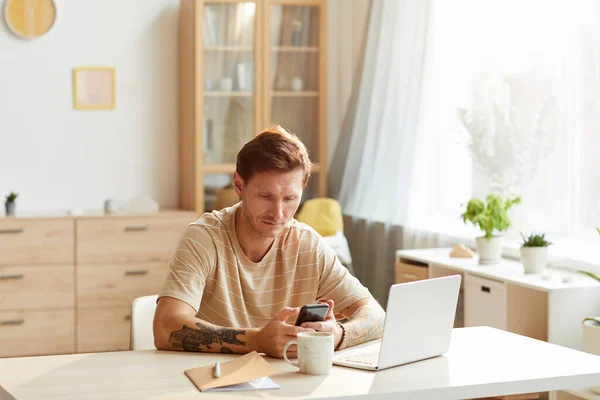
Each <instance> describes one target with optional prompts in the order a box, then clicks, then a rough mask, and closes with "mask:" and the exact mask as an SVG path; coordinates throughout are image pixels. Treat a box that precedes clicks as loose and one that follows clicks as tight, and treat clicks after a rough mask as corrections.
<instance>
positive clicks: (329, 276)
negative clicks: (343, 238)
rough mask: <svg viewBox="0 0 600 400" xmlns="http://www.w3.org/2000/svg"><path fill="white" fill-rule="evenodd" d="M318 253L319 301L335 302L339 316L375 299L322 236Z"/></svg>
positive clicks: (335, 310)
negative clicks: (355, 305) (359, 302)
mask: <svg viewBox="0 0 600 400" xmlns="http://www.w3.org/2000/svg"><path fill="white" fill-rule="evenodd" d="M318 252H319V263H320V268H321V274H320V279H319V290H318V293H317V301H326V300H329V299H331V300H333V301H334V302H335V308H334V312H335V313H336V314H337V313H340V312H341V311H343V310H344V309H346V308H347V307H348V306H350V305H352V304H354V303H356V302H357V301H359V300H362V299H367V298H372V297H373V296H372V295H371V293H370V292H369V289H367V288H366V287H364V286H363V285H362V284H361V283H360V281H359V280H358V279H356V278H355V277H354V276H352V274H350V272H348V269H347V268H346V267H344V266H343V265H342V263H341V262H340V260H339V259H338V257H337V255H336V254H335V252H334V251H333V249H332V248H331V247H330V246H329V245H328V244H327V243H326V242H325V241H324V240H323V238H322V237H320V236H319V242H318Z"/></svg>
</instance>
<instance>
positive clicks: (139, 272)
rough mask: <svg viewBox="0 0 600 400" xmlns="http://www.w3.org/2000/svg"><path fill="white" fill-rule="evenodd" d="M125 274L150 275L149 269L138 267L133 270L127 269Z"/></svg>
mask: <svg viewBox="0 0 600 400" xmlns="http://www.w3.org/2000/svg"><path fill="white" fill-rule="evenodd" d="M125 275H127V276H133V275H148V270H147V269H136V270H131V271H125Z"/></svg>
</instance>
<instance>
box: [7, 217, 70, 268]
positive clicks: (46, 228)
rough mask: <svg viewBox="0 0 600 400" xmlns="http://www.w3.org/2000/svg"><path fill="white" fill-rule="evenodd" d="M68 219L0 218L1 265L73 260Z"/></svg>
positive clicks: (62, 262) (65, 262)
mask: <svg viewBox="0 0 600 400" xmlns="http://www.w3.org/2000/svg"><path fill="white" fill-rule="evenodd" d="M74 226H75V225H74V221H73V219H70V218H56V219H54V218H47V219H29V218H0V265H23V264H71V263H73V245H74Z"/></svg>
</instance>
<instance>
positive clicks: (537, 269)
mask: <svg viewBox="0 0 600 400" xmlns="http://www.w3.org/2000/svg"><path fill="white" fill-rule="evenodd" d="M521 237H522V238H523V242H522V243H521V249H520V250H521V261H522V262H523V269H524V270H525V273H529V274H540V273H542V272H544V270H545V269H546V260H547V258H548V246H550V245H551V244H552V243H551V242H549V241H547V240H546V234H545V233H542V234H541V235H539V234H533V233H531V234H529V236H527V237H525V235H523V233H521Z"/></svg>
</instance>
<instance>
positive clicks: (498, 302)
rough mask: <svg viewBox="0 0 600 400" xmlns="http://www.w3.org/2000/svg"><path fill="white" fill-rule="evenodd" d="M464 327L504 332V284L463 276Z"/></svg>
mask: <svg viewBox="0 0 600 400" xmlns="http://www.w3.org/2000/svg"><path fill="white" fill-rule="evenodd" d="M465 300H466V301H465V325H466V326H491V327H492V328H498V329H503V330H506V284H505V283H504V282H499V281H495V280H491V279H485V278H480V277H478V276H474V275H469V274H467V275H466V276H465Z"/></svg>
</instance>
